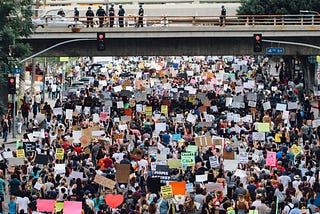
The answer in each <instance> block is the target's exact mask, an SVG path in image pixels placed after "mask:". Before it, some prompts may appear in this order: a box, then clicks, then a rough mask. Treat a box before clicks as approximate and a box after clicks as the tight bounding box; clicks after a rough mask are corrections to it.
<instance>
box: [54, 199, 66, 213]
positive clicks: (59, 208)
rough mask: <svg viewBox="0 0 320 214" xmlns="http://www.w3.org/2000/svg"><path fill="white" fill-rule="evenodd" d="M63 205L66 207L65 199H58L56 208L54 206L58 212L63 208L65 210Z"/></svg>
mask: <svg viewBox="0 0 320 214" xmlns="http://www.w3.org/2000/svg"><path fill="white" fill-rule="evenodd" d="M63 207H64V202H63V201H56V203H55V208H54V209H55V211H56V212H61V210H63Z"/></svg>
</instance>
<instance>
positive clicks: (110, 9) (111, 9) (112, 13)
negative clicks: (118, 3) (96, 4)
mask: <svg viewBox="0 0 320 214" xmlns="http://www.w3.org/2000/svg"><path fill="white" fill-rule="evenodd" d="M113 6H114V4H113V3H112V4H111V7H110V8H109V21H110V27H113V25H114V7H113Z"/></svg>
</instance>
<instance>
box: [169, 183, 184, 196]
mask: <svg viewBox="0 0 320 214" xmlns="http://www.w3.org/2000/svg"><path fill="white" fill-rule="evenodd" d="M169 185H171V187H172V193H173V195H185V194H186V182H184V181H172V182H169Z"/></svg>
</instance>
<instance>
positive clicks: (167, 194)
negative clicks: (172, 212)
mask: <svg viewBox="0 0 320 214" xmlns="http://www.w3.org/2000/svg"><path fill="white" fill-rule="evenodd" d="M161 194H162V197H163V199H170V198H173V193H172V187H171V185H168V186H162V187H161Z"/></svg>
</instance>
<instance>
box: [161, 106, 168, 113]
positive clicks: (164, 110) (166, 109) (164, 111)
mask: <svg viewBox="0 0 320 214" xmlns="http://www.w3.org/2000/svg"><path fill="white" fill-rule="evenodd" d="M161 114H164V115H167V114H168V106H167V105H161Z"/></svg>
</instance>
